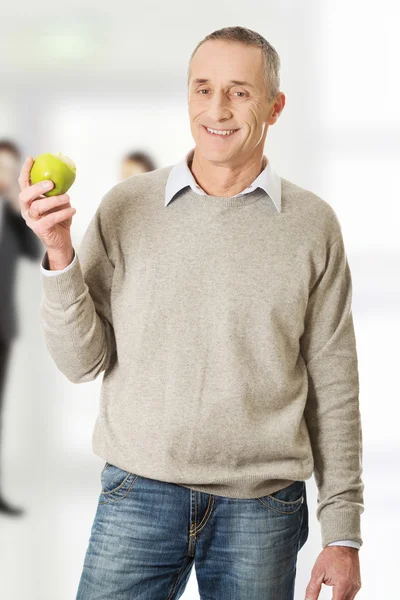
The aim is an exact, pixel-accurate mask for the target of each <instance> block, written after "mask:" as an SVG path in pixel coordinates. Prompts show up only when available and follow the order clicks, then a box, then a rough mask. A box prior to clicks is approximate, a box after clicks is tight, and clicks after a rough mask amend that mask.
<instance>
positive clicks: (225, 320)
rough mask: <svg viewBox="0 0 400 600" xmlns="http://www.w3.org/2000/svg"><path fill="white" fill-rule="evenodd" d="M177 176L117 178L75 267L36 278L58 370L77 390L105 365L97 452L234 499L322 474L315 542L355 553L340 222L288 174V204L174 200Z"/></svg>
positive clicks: (355, 458) (354, 367) (346, 285)
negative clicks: (343, 545)
mask: <svg viewBox="0 0 400 600" xmlns="http://www.w3.org/2000/svg"><path fill="white" fill-rule="evenodd" d="M171 170H172V167H171V166H169V167H164V168H161V169H157V170H155V171H151V172H149V173H143V174H139V175H135V176H132V177H129V178H128V179H126V180H124V181H122V182H120V183H118V184H116V185H114V186H113V187H112V188H111V189H110V190H109V191H108V192H107V193H106V194H105V195H104V196H103V197H102V199H101V201H100V203H99V205H98V207H97V209H96V211H95V214H94V215H93V218H92V219H91V221H90V223H89V226H88V228H87V230H86V232H85V234H84V237H83V239H82V242H81V244H80V246H79V249H78V250H76V249H75V256H74V261H73V263H72V264H71V265H70V267H69V268H68V269H66V270H65V271H63V272H60V273H59V274H57V276H55V277H47V276H46V275H43V274H42V276H41V279H42V286H43V297H42V302H41V306H40V322H41V326H42V329H43V332H44V336H45V340H46V344H47V347H48V350H49V352H50V354H51V356H52V358H53V360H54V362H55V364H56V365H57V367H58V368H59V369H60V371H62V373H64V374H65V376H66V377H67V378H68V379H69V380H70V381H72V382H74V383H80V382H88V381H92V380H94V379H95V378H96V377H97V376H98V375H99V374H100V373H102V372H104V375H103V381H102V387H101V398H100V409H99V414H98V416H97V419H96V423H95V426H94V431H93V436H92V447H93V451H94V453H95V454H96V455H97V456H99V457H101V458H103V459H104V460H106V461H108V462H110V463H112V464H114V465H116V466H118V467H120V468H122V469H124V470H126V471H129V472H133V473H135V474H138V475H141V476H144V477H150V478H153V479H157V480H162V481H166V482H173V483H175V484H179V485H182V486H184V487H188V488H191V489H194V490H198V491H203V492H207V493H211V494H216V495H223V496H228V497H232V498H258V497H262V496H264V495H267V494H270V493H273V492H274V491H276V490H278V489H281V488H283V487H286V486H287V485H289V484H290V483H292V482H293V481H296V480H306V479H309V478H310V477H311V476H312V474H313V473H314V476H315V481H316V484H317V488H318V499H317V503H318V506H317V518H318V520H319V522H320V525H321V535H322V545H323V546H326V545H327V544H328V543H330V542H332V541H335V540H341V539H351V540H356V541H358V542H359V543H360V544H362V543H363V541H362V538H361V531H360V515H361V514H362V512H363V510H364V506H363V489H364V484H363V482H362V479H361V473H362V433H361V418H360V411H359V381H358V364H357V352H356V341H355V334H354V326H353V317H352V310H351V294H352V285H351V275H350V270H349V265H348V261H347V257H346V252H345V248H344V241H343V237H342V232H341V227H340V223H339V221H338V218H337V215H336V213H335V212H334V210H333V208H332V207H331V206H330V205H329V204H328V203H327V202H326V201H324V200H323V199H321V198H319V197H318V196H317V195H316V194H314V193H312V192H310V191H309V190H306V189H304V188H302V187H300V186H298V185H296V184H294V183H292V182H291V181H289V180H287V179H285V178H281V186H282V187H281V205H280V210H277V208H276V205H275V204H274V202H273V201H272V200H271V197H270V196H269V195H268V194H267V193H266V192H265V191H264V190H263V189H261V188H260V187H258V188H255V189H252V190H251V191H250V192H249V193H246V194H243V195H237V196H234V197H214V196H209V195H207V194H203V195H199V194H196V193H195V192H194V191H193V189H192V188H191V187H186V188H184V189H182V190H180V192H179V193H177V194H176V195H175V196H174V198H173V199H172V201H171V202H169V203H168V204H165V203H164V198H165V189H166V185H167V182H168V177H169V175H170V173H171ZM47 264H48V263H47V254H46V255H45V257H44V262H43V265H44V266H45V267H47V268H48V266H47Z"/></svg>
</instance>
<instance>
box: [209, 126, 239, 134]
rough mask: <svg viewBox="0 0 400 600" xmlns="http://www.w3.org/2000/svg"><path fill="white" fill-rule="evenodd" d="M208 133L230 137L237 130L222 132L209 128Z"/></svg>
mask: <svg viewBox="0 0 400 600" xmlns="http://www.w3.org/2000/svg"><path fill="white" fill-rule="evenodd" d="M207 131H209V132H210V133H215V134H216V135H230V134H231V133H234V132H235V131H236V129H224V130H222V131H218V130H217V129H210V128H209V127H207Z"/></svg>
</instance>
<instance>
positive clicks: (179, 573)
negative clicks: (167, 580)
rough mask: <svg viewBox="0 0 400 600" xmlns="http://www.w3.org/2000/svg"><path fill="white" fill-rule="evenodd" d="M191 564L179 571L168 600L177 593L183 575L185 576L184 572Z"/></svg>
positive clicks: (183, 566)
mask: <svg viewBox="0 0 400 600" xmlns="http://www.w3.org/2000/svg"><path fill="white" fill-rule="evenodd" d="M190 564H191V563H188V564H187V565H182V566H181V568H180V569H179V571H178V573H177V575H176V579H175V582H174V584H173V586H172V590H171V591H170V593H169V594H168V596H167V600H171V598H172V595H173V594H174V593H175V590H176V588H177V585H178V583H179V582H180V580H181V577H182V575H183V574H184V572H185V571H186V569H187V567H188V566H189V565H190Z"/></svg>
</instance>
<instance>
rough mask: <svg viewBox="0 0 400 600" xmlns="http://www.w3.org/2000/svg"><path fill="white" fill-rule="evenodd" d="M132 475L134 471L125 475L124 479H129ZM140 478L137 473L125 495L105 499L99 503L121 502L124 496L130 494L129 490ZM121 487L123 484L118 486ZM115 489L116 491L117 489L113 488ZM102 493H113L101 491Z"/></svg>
mask: <svg viewBox="0 0 400 600" xmlns="http://www.w3.org/2000/svg"><path fill="white" fill-rule="evenodd" d="M131 475H133V473H129V474H128V476H127V477H125V479H124V481H126V480H127V479H128V477H130V476H131ZM138 478H139V475H136V476H135V478H134V480H133V481H132V483H131V485H130V486H129V488H128V489H127V491H126V493H125V494H124V495H123V496H121V497H120V498H111V499H108V500H105V501H104V502H103V501H102V502H99V504H111V503H115V502H119V501H120V500H123V498H125V497H126V496H127V495H128V494H129V492H130V491H131V489H132V486H133V484H134V483H135V482H136V481H137V480H138ZM121 485H122V483H121ZM120 487H121V486H118V488H120ZM118 488H116V489H118ZM113 491H115V490H113ZM101 493H102V494H105V493H109V494H111V492H101Z"/></svg>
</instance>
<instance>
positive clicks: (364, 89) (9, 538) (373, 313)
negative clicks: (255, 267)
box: [0, 0, 400, 600]
mask: <svg viewBox="0 0 400 600" xmlns="http://www.w3.org/2000/svg"><path fill="white" fill-rule="evenodd" d="M399 12H400V11H399V9H398V5H397V4H396V3H395V2H389V1H388V0H383V1H381V2H379V3H374V2H359V1H353V2H344V1H343V0H339V1H336V2H329V1H327V0H323V1H314V0H313V1H303V2H299V1H296V0H293V1H287V0H286V1H282V0H281V1H280V2H279V3H278V2H271V1H266V0H263V1H262V2H261V1H258V2H256V1H254V0H253V1H248V2H247V3H246V4H245V3H244V2H239V0H235V1H232V2H230V3H228V2H215V0H213V1H210V0H203V1H202V2H200V3H195V2H190V1H188V0H185V1H183V0H173V1H172V2H168V3H161V2H160V3H158V2H154V1H149V0H147V1H146V3H142V2H134V1H130V2H121V1H114V2H113V3H112V6H110V5H107V4H105V5H104V6H103V7H101V6H100V4H99V3H98V2H93V1H90V2H85V3H84V4H82V3H80V2H77V1H76V0H73V1H71V0H70V1H69V2H68V3H60V2H59V3H54V2H49V1H47V2H45V1H39V2H35V3H18V4H17V3H7V5H5V4H4V3H3V5H2V7H1V25H0V26H1V32H0V72H1V79H0V137H5V136H10V137H12V138H13V139H15V140H16V141H17V142H18V143H19V144H20V146H21V147H22V150H23V155H24V158H25V157H26V156H27V155H28V154H30V155H32V156H35V155H36V154H39V153H41V152H46V151H50V152H58V151H62V152H63V153H64V154H67V155H68V156H71V157H72V158H73V160H74V161H75V162H76V163H77V168H78V171H77V179H76V182H75V184H74V186H73V188H72V189H71V193H70V195H71V203H72V205H73V206H75V207H76V209H77V212H76V214H75V216H74V220H73V226H72V236H73V242H74V244H75V245H76V247H79V242H80V239H81V237H82V235H83V233H84V231H85V229H86V227H87V225H88V223H89V220H90V218H91V216H92V214H93V212H94V211H95V209H96V207H97V205H98V203H99V201H100V198H101V197H102V196H103V195H104V194H105V192H106V191H107V190H108V189H109V188H110V187H111V186H112V185H114V183H116V181H117V180H118V177H119V160H120V158H121V156H122V154H123V153H125V152H126V151H128V150H131V149H139V148H140V149H145V150H149V151H150V152H151V153H152V155H153V156H154V158H155V159H156V161H157V163H158V166H167V165H172V164H174V163H175V162H177V161H178V160H179V159H180V158H181V157H182V156H183V155H184V154H185V153H186V152H187V151H188V149H190V148H191V147H192V145H193V144H192V142H193V140H192V137H191V133H190V128H189V120H188V113H187V104H186V87H185V86H186V68H187V61H188V58H189V56H190V53H191V52H192V50H193V48H194V47H195V45H196V44H197V42H198V41H199V40H200V39H202V38H203V37H204V36H205V35H206V34H207V33H210V32H211V31H214V30H215V29H219V28H221V27H224V26H228V25H243V26H246V27H249V28H251V29H254V30H256V31H258V32H260V33H261V34H262V35H264V37H266V39H268V40H269V41H270V42H271V43H272V44H273V45H274V46H275V48H276V49H277V51H278V53H279V55H280V57H281V62H282V67H281V90H282V91H283V92H284V93H285V95H286V106H285V108H284V111H283V113H282V115H281V117H280V119H279V120H278V122H277V123H276V125H275V126H273V127H270V129H269V132H268V136H267V140H266V145H265V153H266V154H267V155H268V157H269V159H270V161H271V164H272V165H273V167H274V169H276V170H277V172H278V173H279V174H280V175H281V176H283V177H286V178H288V179H290V180H292V181H294V182H295V183H297V184H298V185H300V186H303V187H305V188H307V189H310V190H312V191H313V192H315V193H316V194H318V195H319V196H321V197H322V198H324V199H325V200H326V201H328V202H329V203H330V204H331V205H332V207H333V208H334V209H335V211H336V213H337V214H338V217H339V220H340V222H341V225H342V230H343V236H344V241H345V245H346V249H347V255H348V261H349V264H350V269H351V272H352V280H353V315H354V323H355V330H356V338H357V348H358V356H359V368H360V407H361V414H362V423H363V443H364V461H363V463H364V473H363V479H364V483H365V512H364V513H363V515H362V533H363V540H364V545H363V547H362V548H361V550H360V562H361V570H362V583H363V587H362V589H361V591H360V592H359V594H358V595H357V600H358V599H360V600H376V599H377V598H388V599H389V598H390V599H392V598H395V597H397V595H398V590H397V587H398V585H397V581H396V579H397V578H396V572H397V571H396V565H398V545H397V540H398V539H399V534H400V525H399V519H398V508H397V504H398V498H399V488H400V478H399V462H400V440H399V425H398V423H399V413H400V411H399V401H400V394H399V389H398V387H399V386H398V371H397V369H398V361H399V342H398V340H399V337H400V237H399V217H400V208H399V193H398V188H397V185H396V184H397V173H398V172H399V166H400V164H399V155H400V117H399V105H400V103H399V77H398V69H397V64H398V57H399V50H400V48H399V43H398V41H397V40H398V25H397V23H398V19H399ZM16 292H17V296H16V300H17V303H18V310H19V320H20V330H21V335H20V337H19V338H17V340H16V341H15V342H14V344H13V349H12V359H11V367H10V370H9V377H8V382H7V387H6V399H5V400H6V405H5V411H4V427H3V429H4V434H3V440H2V456H1V461H2V467H3V470H4V477H3V485H4V489H5V495H6V497H7V498H8V499H9V500H10V502H13V503H15V504H18V505H21V506H24V507H25V508H26V510H27V514H26V516H25V517H23V518H20V519H11V518H5V517H0V587H1V589H0V594H1V597H4V598H10V599H11V600H22V599H24V600H25V599H26V598H29V599H30V600H55V598H57V600H71V599H72V598H75V594H76V590H77V585H78V581H79V577H80V574H81V569H82V564H83V559H84V555H85V552H86V547H87V543H88V539H89V535H90V528H91V525H92V520H93V518H94V513H95V508H96V501H97V496H98V493H99V491H100V487H99V486H100V471H101V468H102V466H103V462H104V461H102V459H100V458H99V457H97V456H94V455H93V453H92V449H91V434H92V430H93V426H94V422H95V418H96V416H97V410H98V402H99V393H100V386H101V378H102V375H101V376H100V377H99V379H98V380H96V381H94V382H91V383H87V384H80V385H76V384H72V383H71V382H69V381H68V380H67V379H66V377H65V376H64V375H63V374H62V373H60V372H59V371H58V370H57V369H56V367H55V365H54V363H53V361H52V359H51V357H50V356H49V353H48V351H47V349H46V347H45V343H44V339H43V335H42V331H41V329H40V325H39V319H38V311H39V305H40V300H41V283H40V277H39V263H36V262H35V263H32V262H29V261H26V260H23V261H21V262H20V264H19V267H18V281H17V289H16ZM307 491H308V500H309V511H310V536H309V539H308V541H307V543H306V545H305V547H304V549H302V551H301V552H300V553H299V558H298V566H297V582H296V596H295V598H296V600H303V599H304V591H305V587H306V585H307V582H308V580H309V576H310V573H311V569H312V566H313V564H314V561H315V559H316V558H317V556H318V554H319V552H320V550H321V545H320V529H319V524H318V522H317V520H316V518H315V510H316V487H315V482H314V479H313V478H312V479H310V480H308V481H307ZM183 598H187V599H197V598H199V595H198V590H197V583H196V579H195V572H194V569H193V571H192V575H191V578H190V581H189V584H188V586H187V588H186V591H185V593H184V596H183ZM320 598H321V600H325V599H326V600H327V599H330V598H331V588H328V587H325V586H323V589H322V591H321V594H320ZM237 600H244V599H237Z"/></svg>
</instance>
